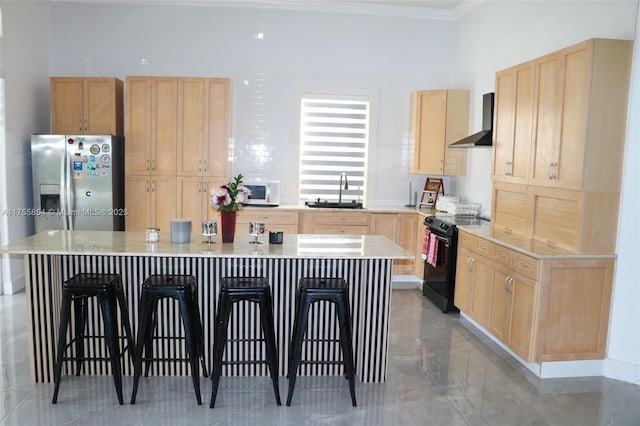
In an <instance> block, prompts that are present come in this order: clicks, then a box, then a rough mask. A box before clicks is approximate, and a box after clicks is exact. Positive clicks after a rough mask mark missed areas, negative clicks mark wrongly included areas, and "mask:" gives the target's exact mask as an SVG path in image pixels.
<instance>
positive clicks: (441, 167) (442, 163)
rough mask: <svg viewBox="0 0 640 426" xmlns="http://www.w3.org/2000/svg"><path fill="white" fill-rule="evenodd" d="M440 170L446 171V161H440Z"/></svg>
mask: <svg viewBox="0 0 640 426" xmlns="http://www.w3.org/2000/svg"><path fill="white" fill-rule="evenodd" d="M440 170H444V160H440Z"/></svg>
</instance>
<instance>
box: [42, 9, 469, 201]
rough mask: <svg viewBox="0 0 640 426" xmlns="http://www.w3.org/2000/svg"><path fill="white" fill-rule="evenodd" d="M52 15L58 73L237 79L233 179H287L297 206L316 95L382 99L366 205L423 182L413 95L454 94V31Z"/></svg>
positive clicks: (213, 15)
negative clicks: (305, 102) (414, 157)
mask: <svg viewBox="0 0 640 426" xmlns="http://www.w3.org/2000/svg"><path fill="white" fill-rule="evenodd" d="M52 10H53V14H52V22H54V23H55V25H53V26H52V51H51V53H52V56H51V72H52V74H53V75H87V76H89V75H105V76H116V77H120V78H124V76H125V75H181V76H194V75H195V76H211V77H230V78H231V79H232V81H233V84H234V101H233V102H234V106H233V115H234V117H233V121H234V124H233V137H234V138H235V147H234V152H235V156H236V158H235V162H234V164H233V166H232V171H233V173H234V174H235V173H239V172H241V173H243V174H244V175H245V176H249V177H251V176H262V177H266V178H271V179H279V180H280V181H281V182H282V196H281V197H282V199H283V200H282V201H283V202H297V167H298V164H297V157H298V156H297V152H298V125H297V122H298V117H299V116H298V114H299V111H298V108H299V96H300V94H301V93H303V92H307V91H328V92H336V93H356V94H366V95H369V96H371V97H372V99H374V100H375V104H374V106H375V107H376V108H375V109H374V111H373V113H374V114H375V116H374V121H373V122H372V128H373V131H374V134H373V143H374V144H375V149H374V150H373V151H372V155H371V157H370V161H371V165H372V167H370V169H369V170H370V177H371V181H370V183H371V184H370V187H369V192H368V194H367V199H368V201H369V202H377V203H392V204H397V205H403V204H405V203H406V202H407V201H408V183H409V181H410V180H412V181H413V182H414V184H415V185H414V188H416V187H418V186H419V187H420V188H422V185H423V184H424V177H423V176H410V175H409V174H408V173H407V172H406V170H407V166H406V161H407V153H406V148H407V146H406V144H407V129H408V124H409V112H408V111H409V94H410V92H411V91H412V90H416V89H429V88H442V87H451V86H454V85H455V80H454V78H455V75H454V73H452V72H451V70H452V69H455V65H456V64H455V57H456V53H455V50H456V46H457V25H456V24H455V23H451V22H439V21H428V20H423V19H409V18H394V17H385V18H383V17H379V16H369V15H350V14H333V13H319V12H313V13H311V12H298V11H283V10H267V9H244V8H240V9H233V8H219V7H197V6H182V7H172V6H151V7H147V6H139V5H121V4H120V5H95V4H94V5H87V4H77V3H57V2H55V3H53V4H52ZM258 33H263V34H264V38H262V39H260V38H257V34H258ZM245 81H246V82H247V85H245V84H244V82H245ZM258 152H259V154H258ZM337 186H338V175H336V189H337Z"/></svg>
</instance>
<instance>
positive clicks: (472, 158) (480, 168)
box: [456, 0, 640, 383]
mask: <svg viewBox="0 0 640 426" xmlns="http://www.w3.org/2000/svg"><path fill="white" fill-rule="evenodd" d="M637 6H638V5H637V2H636V1H635V0H634V1H624V2H616V1H606V2H598V1H593V2H561V1H550V2H504V1H503V2H489V3H487V4H486V5H484V6H483V7H481V8H479V9H477V10H476V11H474V12H473V13H472V14H470V15H469V16H467V17H466V18H465V19H463V20H462V22H461V27H460V35H459V43H460V45H459V54H460V57H459V61H460V63H461V64H464V66H461V67H460V71H461V73H462V76H461V78H462V81H464V82H467V83H468V84H469V85H470V87H471V88H472V90H473V92H472V105H471V114H472V124H471V127H472V128H480V119H481V102H480V101H481V96H482V94H483V93H485V92H489V91H494V88H495V81H494V79H495V72H496V71H498V70H500V69H504V68H507V67H509V66H512V65H516V64H518V63H521V62H524V61H527V60H529V59H533V58H535V57H538V56H541V55H543V54H545V53H549V52H552V51H554V50H558V49H560V48H563V47H566V46H569V45H571V44H574V43H577V42H580V41H582V40H586V39H588V38H593V37H603V38H621V39H634V37H635V34H636V22H637V16H638V7H637ZM639 55H640V44H638V43H635V52H634V56H635V64H634V71H633V76H632V89H631V95H630V101H631V104H630V105H631V109H630V111H629V115H628V116H629V124H628V132H627V143H626V152H625V163H624V175H623V192H622V204H621V213H620V222H619V223H620V225H619V230H618V231H619V236H618V249H617V253H618V256H619V260H618V262H617V265H616V276H615V282H614V294H613V303H612V307H611V323H610V336H609V344H608V350H607V352H608V355H607V360H606V362H605V363H604V371H603V374H604V375H606V376H608V377H613V378H617V379H620V380H625V381H628V382H633V383H640V331H638V328H637V313H638V308H639V307H640V286H638V282H637V277H638V272H637V268H638V265H639V264H640V243H639V242H640V227H638V223H637V222H638V221H637V217H638V211H640V210H639V209H640V205H639V204H640V203H639V201H638V200H639V197H640V194H639V191H638V182H640V175H639V173H638V166H637V164H638V161H640V151H639V149H640V147H639V146H638V143H637V141H638V138H639V137H640V124H639V123H638V122H637V120H634V119H633V118H635V117H638V116H639V114H640V65H639V64H638V61H639V58H638V57H639ZM468 158H469V164H468V170H467V175H466V176H465V177H463V178H458V179H457V182H456V183H457V186H458V188H459V191H460V193H461V194H463V195H464V196H466V197H468V198H469V199H472V200H474V201H477V202H480V203H482V205H483V207H484V206H486V207H487V210H486V211H485V214H488V213H489V210H488V209H490V206H491V193H490V188H491V185H490V176H491V151H490V150H483V149H472V150H470V151H469V157H468Z"/></svg>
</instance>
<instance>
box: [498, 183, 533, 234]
mask: <svg viewBox="0 0 640 426" xmlns="http://www.w3.org/2000/svg"><path fill="white" fill-rule="evenodd" d="M527 191H528V187H527V185H521V184H510V183H504V182H495V181H494V183H493V188H492V197H491V211H492V213H491V227H492V228H493V229H495V230H496V231H500V232H503V233H505V234H508V235H511V234H518V235H531V234H532V225H533V205H532V200H531V197H530V196H529V195H528V193H527Z"/></svg>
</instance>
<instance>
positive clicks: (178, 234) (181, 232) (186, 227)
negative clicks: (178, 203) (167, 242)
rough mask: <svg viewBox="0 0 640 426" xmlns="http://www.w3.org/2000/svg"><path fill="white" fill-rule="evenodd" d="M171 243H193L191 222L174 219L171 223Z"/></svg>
mask: <svg viewBox="0 0 640 426" xmlns="http://www.w3.org/2000/svg"><path fill="white" fill-rule="evenodd" d="M171 242H172V243H174V244H186V243H190V242H191V220H189V219H173V220H172V221H171Z"/></svg>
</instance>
